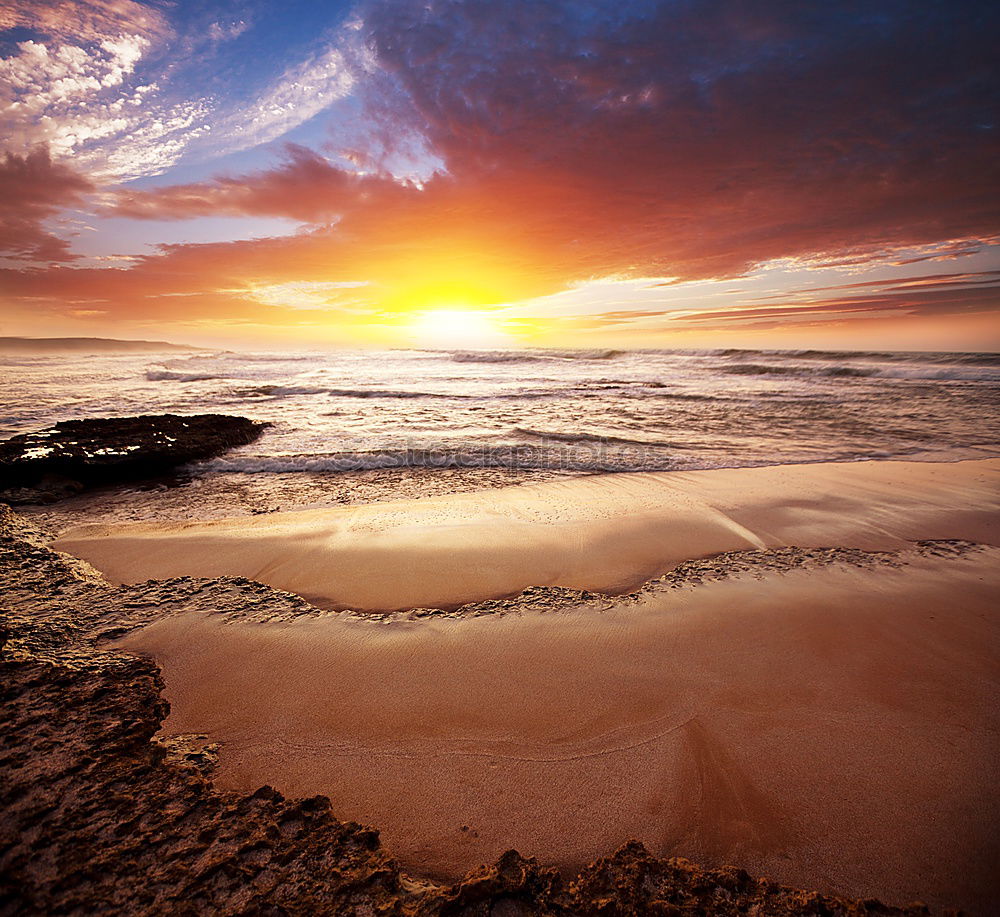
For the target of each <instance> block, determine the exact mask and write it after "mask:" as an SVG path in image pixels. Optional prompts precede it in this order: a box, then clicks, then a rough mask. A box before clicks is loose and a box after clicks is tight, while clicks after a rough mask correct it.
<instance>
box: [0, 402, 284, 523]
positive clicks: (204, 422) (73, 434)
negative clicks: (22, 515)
mask: <svg viewBox="0 0 1000 917" xmlns="http://www.w3.org/2000/svg"><path fill="white" fill-rule="evenodd" d="M266 426H267V424H262V423H256V422H254V421H252V420H248V419H247V418H246V417H231V416H228V415H225V414H196V415H193V416H190V417H181V416H178V415H176V414H157V415H153V414H147V415H143V416H141V417H108V418H99V419H91V420H66V421H62V422H60V423H57V424H56V425H55V426H54V427H51V428H50V429H48V430H42V431H40V432H38V433H24V434H21V435H20V436H14V437H12V438H11V439H8V440H5V441H3V442H0V500H3V501H5V502H7V503H39V502H51V501H53V500H58V499H60V498H62V497H65V496H69V495H71V494H74V493H78V492H79V491H81V490H83V489H84V488H87V487H93V486H97V485H102V484H117V483H121V482H126V481H136V480H141V479H146V478H156V477H160V476H163V475H166V474H169V473H170V472H172V471H173V470H174V469H175V468H177V467H178V466H179V465H183V464H185V463H187V462H193V461H197V460H199V459H206V458H211V457H212V456H215V455H218V454H219V453H221V452H224V451H225V450H227V449H231V448H233V447H234V446H243V445H246V444H247V443H251V442H253V441H254V440H255V439H257V437H258V436H260V434H261V432H262V431H263V430H264V428H265V427H266Z"/></svg>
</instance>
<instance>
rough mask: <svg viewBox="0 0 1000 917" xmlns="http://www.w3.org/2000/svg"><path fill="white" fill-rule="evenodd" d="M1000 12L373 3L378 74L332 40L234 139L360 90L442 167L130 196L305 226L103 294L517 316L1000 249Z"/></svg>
mask: <svg viewBox="0 0 1000 917" xmlns="http://www.w3.org/2000/svg"><path fill="white" fill-rule="evenodd" d="M998 16H1000V14H998V12H997V11H996V9H995V8H993V7H991V6H988V5H986V4H982V3H977V2H974V0H967V2H956V3H952V4H949V5H947V6H945V5H943V4H923V5H913V4H906V3H902V2H895V0H881V2H876V3H872V2H869V0H866V2H860V0H857V2H851V0H847V2H843V3H837V4H826V5H817V4H797V3H792V2H790V0H771V2H763V3H757V4H746V3H744V2H741V0H700V2H693V0H691V2H682V3H670V4H661V3H644V4H642V3H640V4H629V3H620V2H615V3H595V4H588V5H586V8H582V7H581V5H580V4H579V3H575V2H570V0H564V2H562V0H508V2H504V3H502V4H499V3H492V2H486V0H467V2H461V3H459V2H441V0H430V2H426V3H424V2H421V3H416V2H412V0H382V2H370V3H367V4H365V5H364V6H363V7H362V18H361V19H360V20H359V21H358V22H357V23H355V24H354V25H352V26H351V28H352V29H354V31H355V33H356V36H357V39H356V41H357V43H358V46H359V47H362V48H363V50H364V54H363V55H361V53H360V52H358V54H359V57H358V60H360V59H361V58H362V57H363V62H362V64H363V65H362V64H359V65H357V66H354V65H352V61H354V60H355V59H354V58H352V57H351V56H350V54H349V53H348V51H344V50H343V49H342V47H341V46H340V45H337V44H336V43H328V44H327V46H326V47H325V50H321V51H318V52H317V53H316V54H315V55H314V56H312V57H309V58H308V59H306V60H304V61H303V62H301V63H300V64H297V65H295V66H293V67H291V68H289V69H288V70H287V71H286V73H285V74H284V75H282V76H281V78H279V79H278V80H277V82H276V84H275V86H274V87H273V89H272V90H271V91H269V92H265V93H263V94H261V96H260V98H259V99H258V102H257V103H256V104H255V105H250V106H248V107H247V111H246V115H245V116H244V117H242V118H235V119H234V120H233V121H232V122H231V123H230V122H225V121H224V122H223V129H222V130H221V133H222V134H223V136H224V137H227V138H228V137H231V136H232V135H233V134H234V133H238V131H239V130H245V131H246V134H247V139H246V142H247V143H250V142H257V141H259V140H260V139H261V138H268V137H272V136H276V135H277V134H278V133H280V132H281V131H282V130H286V129H287V127H288V126H289V125H291V124H294V123H297V121H299V120H300V119H301V118H302V117H308V116H309V115H310V114H315V113H316V112H318V111H319V110H321V109H322V108H323V107H324V106H326V105H329V103H330V101H331V100H332V99H336V98H339V97H341V96H342V95H343V93H346V92H348V91H353V92H355V93H356V95H357V98H358V99H360V100H362V101H363V102H364V105H365V107H364V109H363V111H362V112H361V113H360V114H359V115H357V116H356V118H357V120H359V121H363V122H364V124H365V126H366V130H369V131H370V134H371V136H372V137H373V138H374V140H373V143H375V145H376V146H380V145H381V146H380V148H381V149H382V150H383V152H384V149H385V148H388V147H389V146H391V138H392V136H394V135H395V136H399V137H406V138H410V137H418V138H419V144H418V146H419V147H420V148H421V149H422V150H423V151H424V152H425V153H426V155H427V157H429V158H430V159H433V161H434V162H437V163H440V164H441V169H440V170H439V171H437V172H435V173H433V174H430V175H428V176H426V177H425V179H424V180H423V181H421V182H420V183H406V182H401V181H398V180H396V179H395V178H394V176H393V175H392V174H391V173H390V172H389V171H388V170H386V169H383V168H380V161H381V160H380V157H379V156H378V155H372V156H370V157H369V156H366V155H365V154H366V152H370V151H366V150H364V149H361V150H358V149H347V148H343V149H341V150H339V152H343V153H344V155H345V156H346V157H348V158H350V159H351V160H352V161H354V162H358V163H360V164H361V168H360V169H347V168H341V167H340V166H338V165H336V164H335V163H333V162H331V161H328V160H327V159H326V158H324V157H323V156H321V155H320V154H318V153H316V152H313V151H310V150H307V149H304V148H302V147H296V146H292V147H288V148H287V152H286V156H285V159H284V161H283V162H281V163H279V164H278V165H277V166H275V167H274V168H271V169H267V170H262V171H257V172H252V173H248V174H244V175H228V176H220V177H218V178H215V179H212V180H209V181H203V182H198V183H192V184H185V185H174V186H167V187H163V188H159V189H154V190H146V191H137V190H129V191H122V192H120V193H118V194H117V195H116V196H115V197H114V198H113V200H111V201H110V203H109V206H110V207H111V209H112V210H113V211H114V212H116V213H117V214H118V215H124V216H129V217H134V218H141V219H154V220H155V219H171V220H174V219H186V218H193V217H198V216H205V215H209V214H215V215H226V214H228V215H246V216H280V217H289V218H292V219H295V220H299V221H301V222H304V223H306V224H308V230H307V231H305V232H303V233H302V234H300V235H298V236H295V237H291V238H287V239H282V240H274V239H266V240H252V241H247V242H234V243H228V244H215V245H200V246H194V245H191V246H172V247H168V248H164V249H163V250H162V251H161V252H160V253H159V254H157V255H154V256H150V257H148V258H144V259H142V261H140V262H137V263H136V264H135V265H134V266H133V267H132V268H131V269H129V270H128V271H124V272H108V274H107V275H106V276H107V277H108V280H109V283H108V285H107V287H106V291H107V293H106V295H107V296H108V297H109V299H115V298H116V297H117V300H116V301H117V302H118V303H119V305H118V306H112V307H111V308H120V309H121V310H122V312H123V313H124V312H127V311H128V310H129V309H136V310H139V309H150V308H153V306H152V305H151V303H153V302H154V298H155V295H156V291H157V290H163V291H165V292H170V291H172V290H174V289H175V287H176V286H177V284H178V283H183V284H186V286H185V289H186V290H187V291H188V292H193V291H195V290H197V289H203V290H233V289H237V288H240V284H241V283H244V284H246V283H249V282H252V283H253V284H261V285H269V284H274V285H280V284H284V283H289V282H293V281H302V282H309V283H313V282H314V283H321V282H324V281H330V280H331V279H332V280H352V279H363V280H368V281H370V286H369V287H367V288H366V291H365V292H366V295H368V296H370V297H372V301H373V302H374V301H376V298H377V297H379V296H382V297H385V298H386V300H388V301H390V302H393V303H399V304H405V303H410V304H411V305H412V304H413V303H419V302H421V301H423V300H424V299H426V298H427V297H429V296H430V295H431V293H430V292H429V291H428V288H429V286H430V281H429V278H432V277H435V276H436V277H438V278H441V280H442V281H449V282H451V283H452V284H453V286H454V288H455V289H456V290H457V291H459V292H460V293H461V292H463V291H464V292H465V293H467V294H468V295H469V297H470V298H472V299H474V300H475V301H477V302H492V303H505V302H514V301H517V300H519V299H525V298H530V297H536V296H542V295H546V294H551V293H554V292H557V291H559V290H563V289H566V288H567V287H570V286H572V285H573V284H574V283H579V282H582V281H587V280H588V279H592V278H602V277H616V278H634V277H646V278H650V277H660V278H667V277H669V278H674V282H686V281H694V280H699V279H705V278H724V277H736V276H741V275H743V274H745V273H746V272H748V271H751V270H753V269H754V268H755V267H756V266H759V265H762V264H768V263H773V262H776V261H781V260H785V261H792V262H796V261H798V262H808V261H811V262H812V263H816V264H820V263H826V264H830V263H834V262H836V261H838V260H840V261H841V262H843V263H845V264H847V263H851V264H853V265H856V266H857V267H859V268H862V267H864V266H866V265H867V264H869V263H870V262H871V261H872V259H874V258H876V257H878V256H879V255H881V254H883V253H886V252H897V253H898V252H902V251H913V250H926V251H927V252H928V253H927V254H920V253H918V254H917V255H916V256H915V257H917V258H922V257H927V258H938V257H941V258H945V257H952V256H955V255H956V254H957V255H960V254H961V253H962V252H963V250H967V251H971V250H972V249H973V248H975V247H976V243H977V241H978V240H989V239H994V238H996V237H997V235H998V233H1000V170H998V167H997V163H998V162H1000V141H998V125H997V121H996V110H995V93H996V88H997V85H998V83H1000V79H998V76H1000V74H998V65H997V59H996V55H995V49H994V47H993V42H992V35H993V34H995V31H996V29H995V26H996V25H997V24H998V22H997V20H998ZM351 41H354V39H351ZM344 47H346V46H344ZM351 47H353V45H351ZM352 81H353V82H352ZM240 125H242V127H240ZM380 137H381V138H382V140H380V139H379V138H380ZM383 140H384V143H383V142H382V141H383ZM206 142H207V141H206ZM226 142H227V143H229V142H241V141H236V140H234V141H230V140H228V139H227V140H226ZM376 152H377V151H376ZM931 247H935V248H931ZM87 282H89V281H87ZM25 283H26V284H27V285H28V286H30V283H28V281H26V280H25ZM199 284H200V287H199ZM140 289H142V290H145V291H146V293H145V294H143V295H144V296H146V297H153V298H147V299H145V300H144V301H143V304H142V305H136V302H137V300H136V291H137V290H140ZM116 291H118V292H116ZM926 293H927V291H924V294H920V295H925V294H926ZM227 295H230V294H227ZM873 295H874V294H873ZM878 295H882V294H878ZM902 295H903V293H902V292H900V291H894V292H892V293H891V296H892V297H895V298H894V299H892V302H894V303H897V304H898V303H900V302H902V301H903V300H902V299H900V298H899V297H900V296H902ZM905 295H906V296H910V297H911V299H909V300H907V301H908V302H912V303H915V304H916V305H914V308H917V307H918V306H919V305H920V303H921V302H926V301H925V300H920V299H919V296H918V294H917V293H906V294H905ZM934 295H936V296H937V297H938V298H937V300H936V302H938V304H939V307H940V308H942V309H943V308H946V307H949V306H948V305H947V304H948V302H951V303H958V302H959V301H961V302H971V300H972V298H973V294H971V293H967V292H961V293H959V292H957V291H956V292H952V293H948V294H947V296H945V294H944V293H942V292H941V291H937V292H936V293H935V294H934ZM990 295H993V294H990ZM213 296H215V294H213ZM885 296H890V293H889V292H886V293H885ZM949 296H950V297H952V298H951V299H948V298H947V297H949ZM876 298H877V297H876ZM831 301H832V300H831ZM838 301H840V300H838ZM845 301H846V300H845ZM977 301H979V302H982V300H981V299H980V300H977ZM212 303H215V304H216V305H218V306H219V307H220V308H225V309H227V310H228V309H229V308H231V307H232V306H233V300H232V299H231V298H229V299H219V298H218V297H216V298H215V299H211V300H210V301H206V304H205V308H206V309H210V308H212V305H211V304H212ZM257 305H258V306H259V305H260V303H258V304H257ZM855 305H856V306H857V308H858V309H861V308H862V305H864V304H861V303H855ZM797 307H798V306H796V305H794V304H791V305H789V306H788V308H789V309H792V308H797ZM956 307H957V306H956ZM156 308H159V306H157V307H156ZM755 308H756V307H755ZM760 308H764V307H760ZM767 308H779V307H777V306H768V307H767ZM852 308H853V306H852ZM864 308H868V306H867V305H864ZM927 308H930V306H927ZM935 308H937V307H935ZM777 314H778V313H775V315H777ZM789 314H790V313H789ZM722 317H723V316H720V318H722ZM744 317H746V316H744ZM771 317H773V316H771ZM724 318H726V319H727V320H728V319H733V320H736V319H737V318H738V317H737V316H735V315H732V316H724Z"/></svg>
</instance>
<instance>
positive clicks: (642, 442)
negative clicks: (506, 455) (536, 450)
mask: <svg viewBox="0 0 1000 917" xmlns="http://www.w3.org/2000/svg"><path fill="white" fill-rule="evenodd" d="M514 433H515V434H516V435H517V436H526V437H529V438H532V439H542V440H555V441H556V442H562V443H581V444H583V443H595V444H598V445H615V446H642V447H643V448H648V447H652V448H654V449H666V448H670V446H671V444H670V443H661V442H656V441H655V440H649V439H629V438H628V437H624V436H604V435H601V434H599V433H582V432H581V433H559V432H556V431H552V430H533V429H532V428H531V427H515V428H514Z"/></svg>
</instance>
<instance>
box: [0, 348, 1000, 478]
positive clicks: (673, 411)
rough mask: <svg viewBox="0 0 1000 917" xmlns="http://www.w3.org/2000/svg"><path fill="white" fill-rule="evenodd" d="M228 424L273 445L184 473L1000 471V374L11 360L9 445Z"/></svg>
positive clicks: (647, 354) (487, 356)
mask: <svg viewBox="0 0 1000 917" xmlns="http://www.w3.org/2000/svg"><path fill="white" fill-rule="evenodd" d="M206 412H218V413H227V414H240V415H244V416H247V417H251V418H253V419H255V420H263V421H269V422H270V423H271V424H272V426H271V427H270V428H269V429H268V430H267V432H266V433H265V434H264V435H263V436H262V437H261V439H259V440H258V441H257V442H255V443H253V444H251V445H249V446H245V447H242V448H239V449H236V450H233V451H232V452H230V453H227V454H226V455H224V456H221V457H219V458H216V459H214V460H211V461H208V462H204V463H200V464H199V465H198V466H196V467H194V468H193V469H192V471H194V472H195V473H199V472H212V471H217V472H218V471H237V472H250V473H256V474H275V473H282V472H298V471H313V472H315V471H351V470H361V469H375V468H394V467H404V466H411V467H412V466H428V467H507V468H525V469H528V468H531V469H539V468H541V469H561V470H565V471H570V472H598V471H663V470H691V469H700V468H720V467H741V466H753V465H773V464H788V463H802V462H820V461H832V462H841V461H859V460H865V459H909V460H914V459H916V460H938V461H950V460H958V459H963V458H985V457H990V456H996V455H1000V423H998V421H1000V355H998V354H984V353H961V354H954V353H874V352H873V353H861V352H829V351H815V350H808V351H762V350H703V351H680V350H643V351H619V350H593V351H584V350H566V351H553V350H525V351H467V350H450V351H426V350H424V351H422V350H393V351H384V352H378V351H363V352H362V351H334V352H322V353H301V352H294V353H291V352H287V353H237V352H230V351H221V352H208V351H204V352H193V353H190V354H187V353H183V354H181V355H178V353H177V352H176V351H172V352H170V353H169V354H166V353H164V354H102V355H77V354H70V355H63V354H60V355H45V356H23V355H18V356H6V357H0V436H2V437H6V436H10V435H13V434H16V433H22V432H28V431H32V430H40V429H44V428H46V427H48V426H50V425H51V424H52V423H54V422H56V421H59V420H67V419H71V418H81V417H102V416H124V415H132V414H157V413H180V414H194V413H206Z"/></svg>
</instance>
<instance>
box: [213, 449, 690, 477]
mask: <svg viewBox="0 0 1000 917" xmlns="http://www.w3.org/2000/svg"><path fill="white" fill-rule="evenodd" d="M591 445H592V447H591V448H581V447H579V446H577V447H574V446H571V445H567V446H566V447H564V448H559V447H551V446H544V447H539V446H533V445H529V444H519V445H504V446H483V447H482V448H477V447H474V446H466V447H460V448H455V449H398V450H392V449H388V450H379V451H373V452H341V453H336V454H333V455H280V456H249V455H248V456H243V455H230V456H222V457H220V458H216V459H212V460H210V461H208V462H205V463H202V464H201V465H199V469H202V470H206V471H225V472H242V473H245V474H263V473H283V472H323V471H333V472H343V471H375V470H384V469H391V468H509V469H524V470H535V471H538V470H553V471H571V472H577V473H597V472H629V471H671V470H673V469H676V468H678V467H681V465H682V463H680V462H678V461H677V460H676V459H674V458H667V457H665V456H663V455H662V454H661V455H659V456H658V457H654V456H651V455H649V454H642V455H635V454H622V455H619V454H616V453H614V452H608V451H604V450H601V449H599V448H594V447H596V446H598V445H600V444H598V443H594V444H591Z"/></svg>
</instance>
